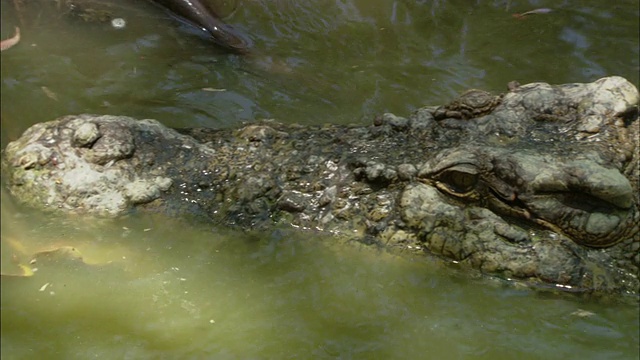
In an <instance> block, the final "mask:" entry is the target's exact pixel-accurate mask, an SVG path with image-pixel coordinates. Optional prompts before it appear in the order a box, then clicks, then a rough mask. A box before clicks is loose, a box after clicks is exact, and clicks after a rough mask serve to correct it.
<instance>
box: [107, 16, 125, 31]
mask: <svg viewBox="0 0 640 360" xmlns="http://www.w3.org/2000/svg"><path fill="white" fill-rule="evenodd" d="M111 26H113V28H114V29H118V30H119V29H124V28H125V27H126V26H127V22H126V21H125V19H123V18H115V19H112V20H111Z"/></svg>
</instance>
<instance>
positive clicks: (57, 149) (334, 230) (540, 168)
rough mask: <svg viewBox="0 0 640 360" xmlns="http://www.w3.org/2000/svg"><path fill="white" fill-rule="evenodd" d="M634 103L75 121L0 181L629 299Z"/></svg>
mask: <svg viewBox="0 0 640 360" xmlns="http://www.w3.org/2000/svg"><path fill="white" fill-rule="evenodd" d="M469 97H471V98H469ZM638 99H639V95H638V90H637V88H636V87H635V86H634V85H633V84H631V83H630V82H628V81H627V80H625V79H624V78H621V77H617V76H612V77H606V78H602V79H599V80H597V81H594V82H592V83H575V84H560V85H550V84H547V83H531V84H525V85H519V86H511V87H509V91H507V92H506V93H504V94H500V95H495V96H494V95H491V94H489V93H480V92H479V90H474V91H471V92H466V93H464V94H463V95H462V96H461V97H460V98H458V99H455V100H453V101H452V102H451V103H449V104H446V105H443V106H439V107H435V106H427V107H422V108H419V109H418V110H416V111H414V112H413V113H412V114H410V115H409V116H407V117H402V116H397V115H394V114H391V113H386V114H383V115H381V116H378V117H376V118H375V119H374V120H373V122H372V124H370V125H351V126H347V125H336V124H326V125H322V126H302V125H296V124H283V123H279V122H277V121H275V120H272V119H266V120H260V121H255V122H252V123H246V124H243V126H241V127H239V128H233V129H212V128H185V129H171V128H167V127H165V126H163V125H162V124H161V123H159V122H157V121H155V120H152V119H142V120H138V119H133V118H129V117H125V116H110V115H89V114H82V115H70V116H65V117H62V118H59V119H57V120H53V121H49V122H43V123H39V124H36V125H34V126H32V127H31V128H29V129H28V130H27V131H26V132H25V133H24V134H23V135H22V137H21V138H19V139H18V140H16V141H14V142H11V143H9V144H8V145H7V147H6V149H5V151H4V153H3V158H2V171H3V178H4V179H5V182H6V186H7V187H8V190H9V191H10V193H11V194H12V195H13V196H14V197H15V198H16V199H18V200H19V201H21V202H22V203H24V204H27V205H29V206H34V207H37V208H39V209H45V210H51V211H55V212H62V213H72V214H85V215H88V216H90V215H98V216H114V217H118V216H122V215H125V214H129V213H132V212H137V213H145V212H155V213H162V214H166V215H167V216H180V217H183V218H184V219H189V221H206V222H211V223H214V224H217V225H224V226H235V227H241V228H253V229H264V228H266V227H272V226H286V227H293V228H296V229H299V230H300V231H312V232H324V233H327V234H330V235H332V236H336V237H347V238H353V239H358V240H360V241H363V242H366V243H372V244H380V245H383V246H385V247H386V248H389V249H399V250H400V251H409V252H419V253H424V254H428V255H429V256H437V257H441V258H443V259H445V260H447V261H451V262H455V263H457V264H459V265H458V266H463V267H466V268H468V269H469V270H472V271H477V270H479V271H480V272H482V273H484V274H488V275H490V276H494V277H496V278H499V279H513V280H514V281H517V282H518V283H524V284H528V285H532V286H536V287H541V288H552V289H556V288H557V289H561V290H564V291H571V292H579V293H585V292H586V293H590V294H591V293H616V294H622V293H625V294H639V293H640V291H639V290H640V282H639V280H638V269H639V267H640V253H639V247H640V239H639V234H640V232H639V225H638V223H639V220H640V211H639V210H638V208H639V205H638V202H639V200H638V177H639V175H640V170H639V169H638V164H639V155H638V148H639V144H638V135H639V121H638ZM461 109H462V110H463V111H460V110H461ZM474 269H475V270H474Z"/></svg>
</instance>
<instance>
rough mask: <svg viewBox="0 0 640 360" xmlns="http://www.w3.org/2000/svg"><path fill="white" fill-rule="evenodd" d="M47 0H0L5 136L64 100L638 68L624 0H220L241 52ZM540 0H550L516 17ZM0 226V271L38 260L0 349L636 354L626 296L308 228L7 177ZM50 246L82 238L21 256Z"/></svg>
mask: <svg viewBox="0 0 640 360" xmlns="http://www.w3.org/2000/svg"><path fill="white" fill-rule="evenodd" d="M40 2H41V3H42V4H40V5H41V6H40V5H39V6H33V5H31V6H25V8H24V9H23V11H24V13H23V18H24V21H25V23H24V24H21V23H20V22H19V20H18V16H17V14H16V11H15V9H14V8H13V5H12V1H7V0H2V1H1V2H0V4H1V6H2V8H1V10H2V12H1V18H2V22H1V32H2V38H7V37H9V36H11V35H12V34H13V28H14V26H15V25H19V26H20V27H21V30H22V41H21V43H20V44H18V45H17V46H16V47H14V48H12V49H10V50H8V51H6V52H3V53H2V59H1V60H2V69H1V71H2V73H1V75H2V82H1V84H0V86H1V89H0V91H1V92H0V94H1V97H2V98H1V99H2V106H1V108H0V112H1V115H2V117H1V121H2V147H3V148H4V146H6V143H7V142H8V141H10V140H11V139H15V138H16V137H17V136H19V134H20V133H21V132H22V131H24V130H25V129H26V128H27V127H29V126H30V125H32V124H34V123H37V122H42V121H47V120H52V119H54V118H56V117H57V116H62V115H66V114H70V113H84V112H89V113H103V114H123V115H130V116H136V117H140V118H145V117H148V118H156V119H158V120H161V121H162V122H164V123H165V124H167V125H170V126H210V127H230V126H237V125H239V124H240V123H242V122H243V121H249V120H253V119H255V118H260V117H274V118H277V119H278V120H280V121H283V122H290V123H294V122H297V123H305V124H321V123H327V122H331V123H356V124H368V123H370V121H371V118H372V117H373V116H374V115H375V114H377V113H379V112H384V111H393V112H395V113H397V114H399V115H407V114H408V112H409V111H411V110H412V109H415V108H417V107H419V106H422V105H425V104H438V103H442V102H445V101H447V100H449V99H451V98H452V97H453V96H455V94H457V93H459V92H460V91H463V90H465V89H467V88H470V87H477V88H483V89H486V90H491V91H495V92H500V91H503V90H504V89H505V88H506V83H507V82H509V81H511V80H518V81H520V82H521V83H527V82H532V81H546V82H551V83H565V82H587V81H593V80H595V79H597V78H599V77H602V76H607V75H621V76H624V77H626V78H627V79H629V80H630V81H632V82H634V83H635V84H638V82H639V78H638V76H639V75H638V72H639V60H638V58H639V50H638V47H639V43H640V40H639V37H638V28H639V26H640V25H639V20H638V19H639V16H640V10H639V7H640V5H639V3H638V1H618V2H615V5H611V4H606V3H603V2H599V1H582V2H580V4H579V5H576V4H574V2H568V1H529V2H526V1H474V2H469V1H409V0H406V1H391V0H375V1H374V0H368V1H367V0H359V1H356V0H343V1H320V0H313V1H311V0H310V1H287V0H253V1H250V0H245V1H239V5H240V6H239V7H238V9H237V10H235V11H232V10H233V6H229V4H230V3H231V2H226V3H225V4H224V6H223V9H224V10H225V12H226V14H227V21H228V22H230V23H232V24H233V25H235V26H236V27H237V28H239V29H241V30H242V31H244V32H246V33H247V34H249V36H250V37H251V38H252V39H253V41H254V43H255V55H254V56H253V57H252V58H250V59H243V58H241V57H239V56H236V55H228V54H224V53H222V52H220V51H219V50H216V49H215V48H212V46H211V44H210V43H209V42H207V41H206V40H205V39H203V38H202V37H199V36H198V34H197V31H194V30H193V29H191V28H189V27H187V26H184V25H179V24H177V23H175V22H173V21H172V20H171V19H169V18H167V16H166V15H165V14H164V13H163V12H162V11H159V10H158V9H156V8H154V7H151V6H149V5H148V4H147V3H145V2H140V1H130V0H114V1H113V2H112V3H113V4H115V5H116V6H115V9H116V10H117V11H118V12H119V13H118V14H117V15H118V16H122V17H123V18H125V19H126V20H127V27H126V28H125V29H122V30H115V29H112V28H110V27H109V25H108V24H93V23H83V22H81V21H78V20H73V19H69V18H66V17H61V16H60V15H59V13H57V12H56V11H55V5H54V3H53V2H52V1H46V0H40ZM34 3H36V1H35V0H32V1H31V2H27V5H28V4H34ZM540 7H550V8H553V9H554V11H553V12H552V13H549V14H542V15H533V16H531V17H528V18H526V19H524V20H517V19H514V18H513V17H512V16H511V14H512V13H515V12H524V11H527V10H532V9H535V8H540ZM203 89H206V90H203ZM211 90H216V91H211ZM1 229H2V269H3V273H6V274H9V273H11V274H13V275H18V274H19V273H20V267H19V266H18V265H19V264H21V265H24V266H27V265H28V267H29V268H31V269H32V270H33V269H37V271H35V272H34V273H33V276H30V277H20V276H13V277H3V278H2V281H1V285H2V304H1V314H0V315H1V319H2V334H1V344H0V345H1V347H0V349H1V355H2V358H3V359H5V358H7V359H14V358H15V359H21V358H29V359H40V358H42V359H58V358H59V359H87V358H113V359H126V358H128V359H141V358H142V359H144V358H149V359H160V358H167V359H174V358H177V359H183V358H194V359H199V358H212V359H286V358H301V359H304V358H341V359H350V358H352V359H391V358H397V359H411V358H416V359H424V358H427V359H430V358H434V359H459V358H487V359H514V358H516V359H538V358H545V359H546V358H548V359H555V358H557V359H568V358H584V359H637V358H638V357H639V356H640V353H639V352H640V349H639V347H640V335H639V332H640V318H639V315H638V312H639V307H638V305H637V303H636V302H634V301H633V300H631V301H622V302H603V301H593V300H586V299H581V298H579V297H575V296H568V295H567V296H564V295H553V294H543V293H540V292H535V291H531V290H527V289H524V288H521V287H518V286H513V285H507V284H503V283H501V282H498V281H497V280H493V279H487V278H483V277H481V276H479V275H478V274H473V273H472V274H470V273H469V272H467V271H464V270H463V269H458V268H457V267H456V265H455V264H446V263H443V262H440V261H438V260H436V259H429V258H424V257H418V258H414V257H404V256H403V257H399V256H397V255H393V254H389V253H387V252H385V251H383V250H380V249H374V248H371V247H367V246H364V245H359V244H358V243H354V242H345V241H344V240H341V239H335V238H332V237H329V236H322V234H314V233H304V232H303V233H301V232H298V231H296V230H294V229H274V230H273V231H269V232H262V233H247V232H242V231H236V230H231V229H225V228H219V227H213V226H207V225H204V224H200V225H193V226H186V225H185V224H183V223H180V222H177V221H174V220H171V219H164V218H161V217H156V216H147V217H131V218H126V219H119V220H113V221H105V220H91V219H82V218H77V217H76V218H59V217H52V216H50V215H44V214H40V213H37V212H33V211H30V210H29V209H24V208H21V207H19V206H16V205H15V204H14V203H13V202H12V201H11V198H10V197H9V196H7V195H6V194H5V193H4V192H3V193H2V228H1ZM62 247H73V248H74V249H76V250H77V251H78V253H79V254H82V259H81V260H80V259H77V258H75V260H74V258H71V257H69V256H67V257H64V256H63V257H58V258H53V259H48V260H47V259H42V260H41V259H39V260H38V261H37V262H36V263H35V264H29V263H28V262H29V260H30V259H31V258H32V257H33V255H34V254H38V253H42V252H43V251H49V250H55V249H60V248H62ZM41 290H42V291H41Z"/></svg>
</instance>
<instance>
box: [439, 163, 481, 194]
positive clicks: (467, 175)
mask: <svg viewBox="0 0 640 360" xmlns="http://www.w3.org/2000/svg"><path fill="white" fill-rule="evenodd" d="M437 180H438V181H440V182H442V183H444V184H446V186H447V187H448V188H449V190H450V191H452V192H454V193H458V194H465V193H468V192H470V191H472V190H474V188H475V186H476V184H477V183H478V170H477V169H476V168H475V166H473V165H470V164H462V165H456V166H453V167H450V168H448V169H446V170H444V171H442V172H441V173H440V174H439V175H438V176H437Z"/></svg>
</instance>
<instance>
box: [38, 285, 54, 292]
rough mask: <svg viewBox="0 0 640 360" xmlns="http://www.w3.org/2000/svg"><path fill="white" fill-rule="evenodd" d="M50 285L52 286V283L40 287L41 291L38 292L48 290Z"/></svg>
mask: <svg viewBox="0 0 640 360" xmlns="http://www.w3.org/2000/svg"><path fill="white" fill-rule="evenodd" d="M50 284H51V283H46V284H44V285H42V286H41V287H40V290H38V291H40V292H42V291H45V290H47V287H49V285H50Z"/></svg>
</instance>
